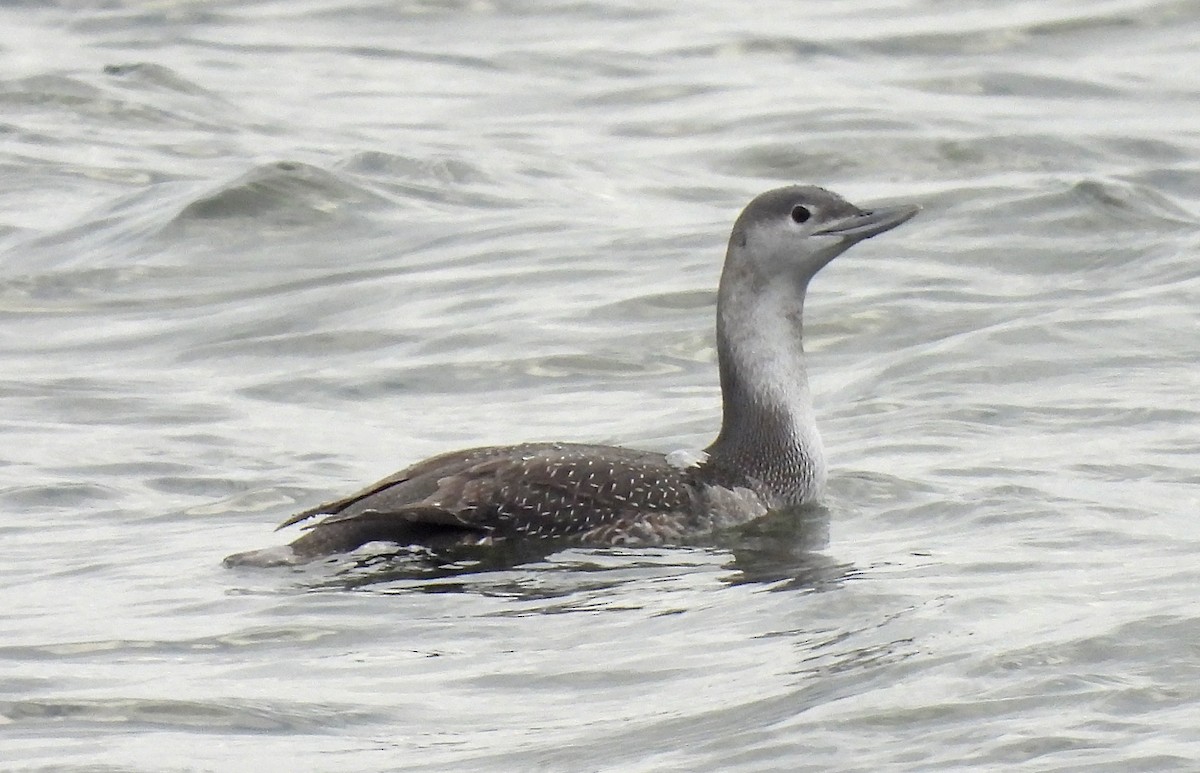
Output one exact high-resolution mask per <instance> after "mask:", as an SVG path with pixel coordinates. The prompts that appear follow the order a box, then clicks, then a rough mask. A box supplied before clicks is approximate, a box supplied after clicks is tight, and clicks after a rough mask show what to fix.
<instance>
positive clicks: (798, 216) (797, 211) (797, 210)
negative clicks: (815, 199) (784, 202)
mask: <svg viewBox="0 0 1200 773" xmlns="http://www.w3.org/2000/svg"><path fill="white" fill-rule="evenodd" d="M810 217H812V212H811V211H809V209H808V207H792V220H795V221H796V222H797V223H803V222H804V221H806V220H808V219H809V218H810Z"/></svg>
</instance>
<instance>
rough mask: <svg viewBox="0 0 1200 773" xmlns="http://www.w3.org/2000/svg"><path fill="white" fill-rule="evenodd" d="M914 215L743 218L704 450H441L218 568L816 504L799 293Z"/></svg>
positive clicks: (833, 198)
mask: <svg viewBox="0 0 1200 773" xmlns="http://www.w3.org/2000/svg"><path fill="white" fill-rule="evenodd" d="M919 209H920V208H919V207H917V206H913V205H900V206H888V207H877V208H872V209H860V208H858V207H856V206H854V205H853V204H851V203H849V202H848V201H846V200H845V199H843V198H841V197H840V196H838V195H837V194H835V193H832V192H831V191H827V190H824V189H822V188H817V187H813V186H800V185H793V186H788V187H784V188H778V189H775V190H771V191H767V192H766V193H763V194H761V195H759V196H758V197H756V198H755V199H754V200H753V201H751V202H750V203H749V204H748V205H747V206H746V208H745V209H744V210H743V211H742V213H741V215H740V216H739V217H738V218H737V221H736V222H735V223H734V226H733V232H732V234H731V235H730V237H729V246H728V249H727V251H726V255H725V266H724V269H723V271H722V273H721V281H720V286H719V289H718V293H717V362H718V366H719V369H720V381H721V397H722V411H723V413H722V421H721V429H720V432H719V434H718V435H717V438H716V440H714V441H713V442H712V444H711V445H709V446H708V447H707V448H706V449H705V450H703V451H701V452H699V453H694V454H687V453H683V452H675V453H671V454H660V453H653V452H649V451H637V450H632V449H627V448H618V447H613V446H601V445H586V444H579V443H525V444H520V445H509V446H494V447H486V448H473V449H469V450H464V451H454V452H451V453H445V454H441V455H438V456H434V457H432V458H430V459H426V460H424V461H421V462H417V463H416V464H414V465H412V466H410V467H408V468H406V469H404V470H402V471H400V472H398V473H396V474H394V475H392V476H390V477H388V478H384V479H383V480H381V481H379V482H377V483H374V484H372V485H370V486H368V487H366V488H364V489H362V490H361V491H358V492H357V493H354V494H351V495H350V496H347V497H344V498H342V499H338V500H335V501H332V502H328V503H326V504H322V505H319V506H317V507H313V508H311V509H308V510H304V511H303V512H300V513H297V514H296V515H293V516H292V517H291V518H288V519H287V520H286V521H284V522H283V523H282V524H281V525H280V526H279V528H280V529H282V528H284V527H287V526H292V525H294V524H297V523H300V522H302V521H307V520H309V519H312V518H314V517H316V516H324V518H322V519H320V520H317V521H316V522H315V523H312V524H311V525H308V526H307V530H306V531H305V532H304V533H303V534H302V535H301V536H300V537H299V538H297V539H296V540H294V541H293V542H291V544H289V545H285V546H281V547H279V548H268V549H267V550H258V551H250V552H247V553H237V554H234V555H232V556H229V557H228V558H226V559H225V563H226V564H227V565H231V566H235V565H247V564H249V565H270V564H294V563H303V562H307V561H311V560H314V559H317V558H320V557H324V556H329V555H333V554H337V553H344V552H349V551H351V550H354V549H356V548H358V547H360V546H362V545H364V544H366V543H368V542H391V543H396V544H397V545H399V546H403V547H425V548H428V549H433V550H437V549H445V548H453V547H465V546H495V545H500V544H503V543H510V544H511V543H512V541H515V540H539V539H540V540H558V541H561V542H563V543H566V544H574V545H584V546H604V545H657V544H671V543H676V544H678V543H682V542H686V541H688V540H689V539H696V538H698V537H702V536H704V535H708V534H713V533H715V532H719V531H721V530H724V529H729V528H733V527H736V526H740V525H742V524H746V523H749V522H750V521H753V520H756V519H758V518H760V517H761V516H763V515H765V514H767V513H768V512H772V511H777V510H781V509H785V508H794V507H800V506H804V505H808V504H810V503H812V502H814V501H815V500H816V499H817V498H818V497H819V496H820V494H821V492H822V489H823V488H824V485H825V478H826V468H825V459H824V452H823V449H822V446H821V437H820V435H819V434H818V433H817V427H816V421H815V418H814V414H813V407H812V398H811V395H810V393H809V387H808V376H807V372H806V370H805V363H804V347H803V343H802V340H801V332H802V325H801V317H802V314H803V311H804V298H805V294H806V292H807V290H808V283H809V280H811V279H812V278H813V276H814V275H815V274H816V273H817V272H818V271H819V270H820V269H821V268H823V267H824V266H825V265H826V264H828V263H829V262H830V261H831V260H833V259H834V258H835V257H837V256H838V255H840V254H841V253H843V252H845V251H846V250H848V249H849V248H850V247H852V246H854V245H855V244H857V243H858V242H860V241H863V240H864V239H869V238H870V237H872V236H875V235H877V234H881V233H883V232H884V231H888V230H890V229H892V228H895V227H896V226H898V225H900V224H901V223H904V222H905V221H907V220H908V219H910V218H911V217H913V216H914V215H916V214H917V212H918V211H919Z"/></svg>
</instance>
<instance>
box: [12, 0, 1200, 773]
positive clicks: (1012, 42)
mask: <svg viewBox="0 0 1200 773" xmlns="http://www.w3.org/2000/svg"><path fill="white" fill-rule="evenodd" d="M0 20H2V24H0V29H2V30H3V32H2V33H0V63H2V65H3V68H2V70H0V71H2V72H3V76H2V78H0V107H2V112H0V115H2V116H3V119H2V128H3V134H2V139H0V165H2V168H3V175H2V176H0V250H2V254H3V263H2V268H0V316H2V324H0V365H2V375H0V395H2V396H3V411H2V412H0V438H2V439H3V443H2V449H3V450H2V451H0V513H2V515H3V520H2V521H0V534H2V539H3V546H4V556H5V562H4V565H3V567H2V568H0V573H2V576H3V583H2V584H0V587H2V589H3V590H2V593H3V597H2V598H3V608H4V610H5V612H4V617H3V625H2V628H0V630H2V632H3V633H2V635H0V663H2V664H3V665H2V666H0V717H2V718H3V722H4V726H3V727H0V759H3V761H4V762H3V767H4V768H5V769H8V770H95V771H99V770H104V771H108V770H147V771H149V770H154V771H159V770H184V769H186V770H214V771H215V770H222V771H223V770H253V769H259V770H271V769H277V768H278V767H279V766H280V765H281V764H284V763H283V762H282V761H286V764H287V766H288V767H295V768H299V769H313V770H331V771H332V770H337V771H350V770H380V769H396V770H400V769H403V770H430V771H434V770H438V771H442V770H487V771H495V770H514V771H515V770H548V771H549V770H581V771H582V770H605V771H609V770H613V771H618V770H619V771H651V770H653V771H693V770H730V771H732V770H743V771H761V770H788V771H799V770H846V771H876V770H881V769H887V770H911V771H928V770H939V769H943V770H962V769H983V770H997V769H1011V770H1037V771H1052V770H1053V771H1063V770H1105V771H1125V770H1128V771H1148V770H1194V769H1196V767H1197V766H1198V765H1200V738H1198V733H1197V730H1196V727H1197V724H1198V721H1200V709H1197V708H1196V707H1197V706H1198V705H1200V686H1198V685H1200V644H1197V642H1200V605H1198V603H1197V602H1196V600H1195V598H1196V593H1195V589H1196V587H1197V582H1198V581H1200V569H1198V567H1197V562H1196V560H1195V555H1196V554H1197V550H1198V549H1200V538H1198V537H1197V530H1196V529H1195V527H1194V520H1195V518H1196V516H1197V512H1198V510H1200V474H1198V473H1197V459H1198V458H1200V441H1198V439H1197V438H1198V435H1197V427H1200V422H1198V420H1197V419H1198V412H1200V406H1198V403H1197V398H1196V395H1197V394H1200V369H1198V368H1197V362H1200V321H1198V319H1200V318H1198V316H1197V308H1198V307H1200V264H1198V263H1197V253H1198V251H1200V230H1198V229H1197V222H1198V217H1197V213H1200V163H1198V162H1197V159H1198V158H1200V131H1198V129H1200V110H1198V109H1197V107H1196V105H1197V104H1200V67H1198V66H1197V63H1198V62H1197V55H1196V53H1195V51H1196V47H1195V42H1196V40H1197V39H1200V3H1197V2H1169V1H1168V0H1113V1H1112V2H1094V3H1088V4H1079V3H1066V2H1056V3H1045V2H1039V3H1032V2H1030V3H1023V2H1010V3H1004V4H997V3H982V2H976V3H970V4H961V3H960V4H954V5H947V4H944V3H934V2H930V1H928V0H927V1H926V2H870V1H869V0H859V1H858V2H855V3H840V4H836V5H830V6H824V5H813V4H784V3H778V4H770V3H757V4H753V5H750V6H747V5H744V4H743V5H737V4H723V3H704V2H701V3H687V4H678V7H676V4H670V3H657V4H645V3H639V4H633V3H628V4H612V3H606V4H584V3H579V4H569V5H563V4H557V3H537V2H522V1H520V0H514V2H502V3H489V2H472V3H451V2H443V3H439V2H426V3H412V4H407V5H404V6H401V7H397V6H396V4H391V3H380V4H367V3H350V2H347V3H334V2H330V1H329V0H313V2H308V3H294V2H293V3H236V4H234V3H228V4H220V3H204V4H200V3H174V4H171V3H163V4H152V5H144V4H138V3H133V4H128V5H122V4H118V3H108V4H96V5H94V6H81V5H78V4H62V5H60V6H53V5H46V6H40V5H9V6H7V7H5V8H4V9H3V10H0ZM795 181H800V182H813V183H818V184H822V185H825V186H828V187H830V188H832V189H833V190H835V191H838V192H839V193H841V194H843V195H845V196H847V197H848V198H850V199H851V200H853V201H856V202H869V201H873V200H879V199H892V200H911V201H917V202H920V203H922V204H923V205H924V206H925V211H924V212H923V213H922V215H921V216H920V217H919V218H918V219H916V220H914V221H912V222H910V223H908V224H906V225H904V226H903V227H902V228H899V229H897V230H896V231H894V232H891V233H889V234H886V235H884V236H882V237H880V238H878V239H874V240H871V241H870V242H867V243H864V244H862V245H860V246H859V247H857V248H856V249H855V250H853V251H852V252H850V253H848V254H847V255H845V256H843V258H841V259H840V260H839V261H837V262H835V263H834V264H833V265H831V266H830V267H829V268H828V269H827V270H826V271H824V272H823V273H822V274H821V276H820V277H819V278H818V279H817V280H816V282H815V283H814V285H813V287H812V289H811V293H810V296H809V306H808V316H807V333H808V344H809V349H810V353H811V360H812V361H811V363H810V364H811V367H812V371H813V372H812V377H813V385H814V389H815V391H816V395H817V400H818V407H817V409H818V415H819V417H820V422H821V427H822V431H823V434H824V436H825V440H826V446H827V451H828V455H829V457H830V462H831V467H832V476H831V489H830V493H829V497H828V501H827V503H826V505H827V506H826V509H825V510H822V511H818V512H816V513H814V514H811V515H810V516H809V520H808V521H806V522H802V523H799V524H795V525H794V528H792V529H790V530H789V529H786V528H781V525H780V524H775V528H776V529H778V531H777V532H776V531H768V533H766V534H764V535H762V537H761V539H759V540H757V541H751V542H748V543H746V544H738V545H732V546H714V547H711V548H688V549H682V548H680V549H658V550H611V551H606V550H589V551H585V550H572V551H566V552H563V553H558V554H553V555H550V556H546V557H544V558H541V559H533V560H530V561H529V562H527V563H523V564H519V565H517V566H512V567H498V568H493V569H491V570H486V571H476V572H468V573H460V574H451V575H445V576H441V575H429V576H423V577H422V576H413V575H412V574H408V575H405V574H403V573H399V572H396V571H394V570H393V569H392V568H391V566H390V565H389V564H388V563H386V562H384V563H380V562H374V561H369V560H364V561H363V562H362V565H358V564H357V563H356V562H355V561H352V560H342V561H335V562H332V563H328V564H320V565H317V566H313V567H308V568H305V569H302V570H295V571H291V570H283V571H262V570H258V571H251V570H238V571H231V570H227V569H225V568H223V567H222V566H221V564H220V559H221V557H222V556H224V555H226V554H228V553H231V552H235V551H238V550H246V549H251V548H256V547H265V546H269V545H271V544H276V543H279V542H282V541H284V540H286V539H288V538H290V537H289V535H285V534H273V533H272V532H271V529H272V528H273V526H274V525H275V524H276V523H277V522H278V521H280V520H282V519H283V518H284V517H286V516H287V515H289V514H290V513H291V512H294V511H295V510H296V509H299V508H301V507H305V506H309V505H311V504H313V503H315V502H318V501H320V500H322V499H325V498H328V497H329V496H332V495H337V494H341V493H345V492H348V491H349V490H351V489H353V488H355V487H356V486H358V485H359V484H361V483H365V482H368V481H370V480H373V479H375V478H377V477H379V476H382V475H384V474H387V473H390V472H392V471H393V470H394V469H396V468H398V467H400V466H402V465H403V464H405V463H407V462H410V461H413V460H415V459H419V458H421V457H423V456H426V455H428V454H431V453H434V452H437V451H442V450H448V449H451V448H457V447H463V446H467V445H475V444H484V443H493V442H511V441H516V440H526V439H562V440H578V441H588V442H616V443H621V444H626V445H633V446H639V447H646V448H655V449H660V450H670V449H673V448H679V447H693V448H694V447H699V446H702V445H704V444H705V443H706V442H707V441H708V440H709V439H710V438H711V435H712V433H713V432H714V431H715V428H716V423H717V421H718V415H717V411H718V392H717V384H716V373H715V362H714V352H713V348H712V335H711V328H712V317H713V304H714V301H715V292H714V288H715V285H716V279H717V275H718V271H719V268H720V266H719V263H720V257H721V254H722V253H721V251H722V249H723V245H724V240H725V238H726V236H727V233H728V228H729V226H730V224H731V222H732V219H733V217H734V216H735V215H736V213H737V211H738V210H739V209H740V208H741V206H742V205H744V204H745V202H746V201H748V200H749V198H750V197H751V196H753V195H754V194H756V193H758V192H759V191H761V190H765V189H767V188H769V187H774V186H775V185H778V184H782V183H785V182H795ZM785 526H786V524H785Z"/></svg>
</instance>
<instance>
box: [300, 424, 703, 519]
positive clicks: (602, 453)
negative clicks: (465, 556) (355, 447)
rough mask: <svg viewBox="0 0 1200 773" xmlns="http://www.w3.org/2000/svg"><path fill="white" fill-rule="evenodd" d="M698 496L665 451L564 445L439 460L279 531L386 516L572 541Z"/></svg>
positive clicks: (682, 507)
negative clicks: (310, 523) (314, 519)
mask: <svg viewBox="0 0 1200 773" xmlns="http://www.w3.org/2000/svg"><path fill="white" fill-rule="evenodd" d="M693 492H694V489H693V487H692V485H691V483H690V481H689V479H688V476H687V474H686V473H685V472H684V471H682V470H680V469H678V468H677V467H673V466H671V465H670V464H668V463H667V462H666V460H665V458H664V457H663V455H661V454H655V453H649V452H644V451H633V450H629V449H620V448H615V447H608V446H589V445H576V444H565V443H555V444H527V445H520V446H497V447H490V448H477V449H471V450H469V451H458V452H453V453H449V454H443V455H441V456H437V457H433V458H431V459H428V460H426V461H423V462H420V463H418V464H415V465H413V466H412V467H409V468H408V469H406V470H402V471H401V472H399V473H397V474H395V475H393V476H391V477H389V478H385V479H383V480H381V481H379V482H378V483H375V484H374V485H371V486H368V487H366V488H364V489H363V490H361V491H359V492H357V493H355V494H352V495H350V496H348V497H345V498H343V499H339V500H336V501H334V502H330V503H328V504H325V505H321V506H319V507H315V508H312V509H311V510H306V511H304V512H302V513H298V514H297V515H295V516H292V518H290V519H288V520H287V521H285V522H284V524H283V526H288V525H291V524H294V523H298V522H300V521H302V520H305V519H307V518H310V517H312V516H314V515H322V514H325V515H328V516H329V517H327V518H325V519H323V520H321V521H320V522H318V523H316V524H314V525H313V527H312V528H316V529H320V528H322V527H326V526H332V525H334V524H339V523H341V524H347V522H348V521H351V520H355V519H359V518H362V519H364V520H371V521H373V522H377V521H378V520H379V519H380V518H381V517H386V516H389V515H390V516H391V517H392V518H394V519H396V520H397V521H400V522H403V523H406V524H410V525H417V524H420V525H428V526H434V525H440V526H445V527H456V528H458V529H467V530H478V531H482V532H487V533H492V534H495V535H496V536H513V535H518V534H521V535H528V536H534V537H555V536H570V535H571V534H578V533H581V532H585V531H589V530H592V529H596V528H600V527H606V526H612V525H613V524H615V523H618V522H620V521H622V520H623V519H628V518H631V517H636V516H638V515H641V514H646V513H656V512H661V513H667V512H686V511H688V510H690V509H691V505H692V501H693V497H694V493H693ZM281 528H282V526H281Z"/></svg>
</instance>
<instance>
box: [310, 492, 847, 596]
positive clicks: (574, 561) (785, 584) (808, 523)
mask: <svg viewBox="0 0 1200 773" xmlns="http://www.w3.org/2000/svg"><path fill="white" fill-rule="evenodd" d="M829 516H830V511H829V510H828V509H827V508H825V507H821V506H815V507H803V508H796V509H794V510H781V511H777V512H775V513H771V514H769V515H767V516H765V517H764V518H761V519H759V520H757V521H755V522H753V523H751V524H748V525H746V526H744V527H742V528H740V529H737V530H734V531H730V532H727V533H722V534H717V535H713V536H711V537H710V538H707V539H704V538H700V539H698V540H696V541H694V542H693V543H692V544H690V545H689V546H682V547H671V546H666V547H661V548H650V549H636V548H622V549H611V548H591V549H588V548H576V547H572V546H571V545H570V543H569V541H556V540H512V541H508V542H503V543H501V544H498V545H492V546H487V547H479V546H459V547H454V548H448V549H443V550H436V551H434V550H429V549H426V548H418V547H411V548H406V549H403V550H397V549H395V548H394V547H393V548H392V549H390V550H388V549H385V550H381V548H386V546H385V545H383V544H382V543H371V544H369V545H366V546H364V547H363V548H360V549H359V550H358V551H356V552H355V553H354V554H351V555H349V556H338V557H334V558H331V559H328V560H326V561H322V562H315V563H314V564H313V565H311V566H310V567H305V568H304V569H303V570H301V573H302V574H304V575H305V576H306V577H311V582H304V583H302V584H303V585H304V586H305V587H310V588H312V589H313V590H330V589H334V588H341V589H346V590H350V589H368V590H371V591H372V592H380V593H397V592H407V591H414V590H416V591H423V592H427V593H453V592H464V593H482V594H492V595H499V596H511V597H517V598H523V599H528V600H532V599H551V598H562V597H566V596H570V595H571V594H572V593H575V592H578V591H585V592H591V591H595V590H598V589H601V588H606V587H616V586H619V585H621V584H622V583H627V582H630V581H631V580H634V579H636V580H645V579H647V578H648V577H652V576H664V575H668V574H674V573H679V572H688V571H695V570H698V569H700V570H711V569H712V567H713V561H714V560H716V561H720V562H721V564H720V565H721V566H722V567H723V568H725V569H728V570H732V572H733V573H732V574H729V575H726V576H725V578H724V581H725V582H727V583H730V584H741V583H763V584H772V583H782V585H780V586H779V587H780V588H788V589H796V590H819V589H823V588H825V587H832V586H833V585H834V584H835V583H836V582H837V581H838V580H840V579H842V578H843V577H845V576H846V574H847V573H848V572H849V571H850V566H849V565H846V564H841V563H838V562H837V561H836V560H834V559H832V558H830V557H829V556H827V555H825V554H824V553H822V552H820V551H822V550H824V549H825V548H826V547H828V543H829ZM730 556H732V558H730ZM516 569H521V570H523V571H515V572H514V571H511V570H516ZM549 578H553V579H549Z"/></svg>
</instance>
